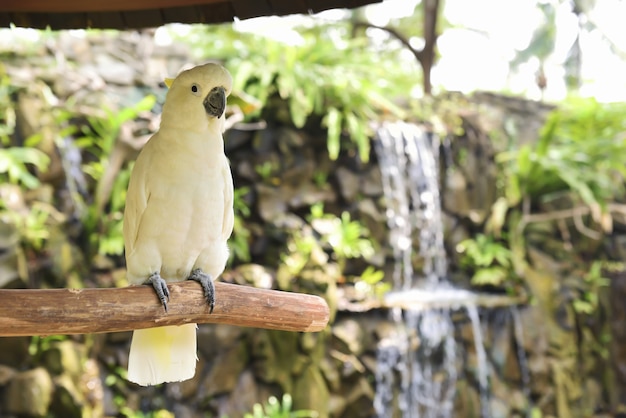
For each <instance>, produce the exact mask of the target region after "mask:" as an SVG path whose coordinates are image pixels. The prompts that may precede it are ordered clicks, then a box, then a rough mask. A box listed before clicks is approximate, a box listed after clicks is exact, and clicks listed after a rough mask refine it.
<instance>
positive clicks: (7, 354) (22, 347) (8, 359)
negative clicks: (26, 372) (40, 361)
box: [0, 337, 31, 369]
mask: <svg viewBox="0 0 626 418" xmlns="http://www.w3.org/2000/svg"><path fill="white" fill-rule="evenodd" d="M30 340H31V338H30V337H0V347H2V349H1V350H0V364H4V365H7V366H10V367H14V368H16V369H20V368H22V367H23V366H24V365H25V364H26V363H27V362H28V361H29V360H30V355H29V354H28V347H29V346H30Z"/></svg>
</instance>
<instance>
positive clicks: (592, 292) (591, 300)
mask: <svg viewBox="0 0 626 418" xmlns="http://www.w3.org/2000/svg"><path fill="white" fill-rule="evenodd" d="M602 267H603V263H602V262H600V261H594V262H593V263H592V264H591V267H590V268H589V271H588V272H587V274H585V276H584V277H583V285H584V288H583V289H581V294H580V297H579V298H577V299H574V301H573V302H572V304H573V306H574V310H575V311H576V312H578V313H580V314H588V315H589V314H592V313H593V312H595V311H596V310H597V308H598V305H599V296H598V294H599V291H600V289H601V288H602V287H605V286H608V285H609V283H610V280H609V279H608V278H606V277H604V275H603V274H602Z"/></svg>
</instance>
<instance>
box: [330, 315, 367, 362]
mask: <svg viewBox="0 0 626 418" xmlns="http://www.w3.org/2000/svg"><path fill="white" fill-rule="evenodd" d="M332 333H333V336H334V337H335V338H337V339H338V340H339V341H341V342H342V343H343V345H344V346H345V347H346V348H347V349H348V353H352V354H356V355H357V356H358V355H360V354H362V353H363V350H364V347H363V343H362V340H363V330H362V329H361V326H360V325H359V323H358V322H357V321H356V320H354V319H341V320H339V321H337V322H336V323H335V325H334V326H333V329H332Z"/></svg>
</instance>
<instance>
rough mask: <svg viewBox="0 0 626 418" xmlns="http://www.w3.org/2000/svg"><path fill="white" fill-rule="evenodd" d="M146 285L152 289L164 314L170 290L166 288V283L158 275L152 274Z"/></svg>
mask: <svg viewBox="0 0 626 418" xmlns="http://www.w3.org/2000/svg"><path fill="white" fill-rule="evenodd" d="M148 283H150V284H151V285H152V287H153V288H154V291H155V292H156V294H157V297H158V298H159V300H160V301H161V303H162V304H163V308H164V309H165V312H167V302H168V301H169V300H170V290H169V289H168V288H167V283H166V282H165V280H163V278H162V277H161V275H160V274H159V273H152V275H151V276H150V277H148Z"/></svg>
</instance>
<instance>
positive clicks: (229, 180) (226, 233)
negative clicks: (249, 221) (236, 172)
mask: <svg viewBox="0 0 626 418" xmlns="http://www.w3.org/2000/svg"><path fill="white" fill-rule="evenodd" d="M222 177H223V178H224V222H223V223H222V238H223V239H224V241H226V240H228V238H230V234H231V233H232V232H233V225H234V222H235V212H234V209H233V198H234V190H233V189H234V186H233V175H232V173H231V172H230V165H229V163H228V158H226V157H224V165H223V168H222Z"/></svg>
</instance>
